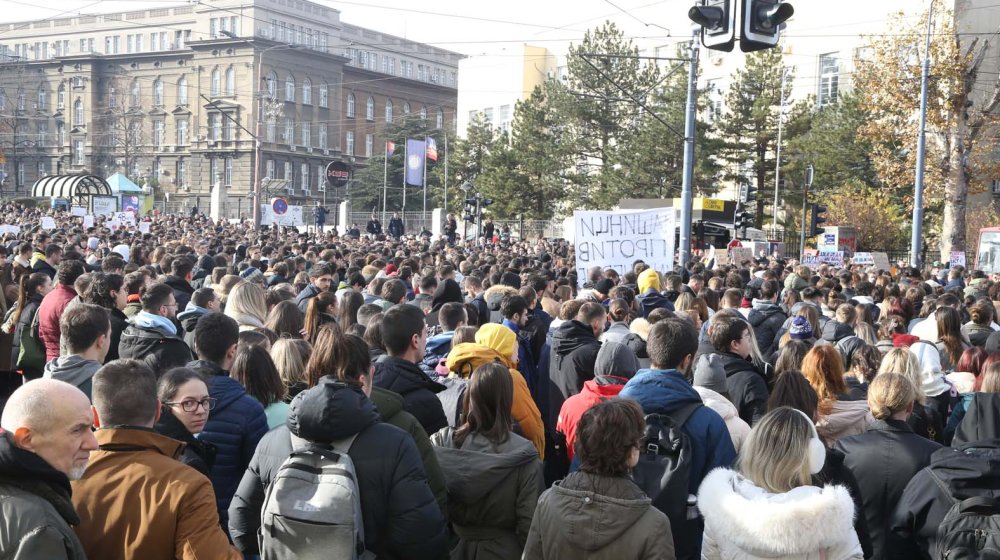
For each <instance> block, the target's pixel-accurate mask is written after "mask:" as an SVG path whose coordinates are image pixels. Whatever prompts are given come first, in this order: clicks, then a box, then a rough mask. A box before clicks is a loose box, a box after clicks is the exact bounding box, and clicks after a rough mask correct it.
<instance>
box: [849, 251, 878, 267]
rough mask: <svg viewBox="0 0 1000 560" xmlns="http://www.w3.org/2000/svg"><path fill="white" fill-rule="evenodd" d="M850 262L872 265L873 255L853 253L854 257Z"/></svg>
mask: <svg viewBox="0 0 1000 560" xmlns="http://www.w3.org/2000/svg"><path fill="white" fill-rule="evenodd" d="M851 262H853V263H854V264H861V265H873V264H875V257H873V256H872V254H871V253H854V258H853V259H852V260H851Z"/></svg>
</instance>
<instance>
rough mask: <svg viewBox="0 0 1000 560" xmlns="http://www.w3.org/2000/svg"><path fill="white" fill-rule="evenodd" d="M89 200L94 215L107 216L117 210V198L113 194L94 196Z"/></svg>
mask: <svg viewBox="0 0 1000 560" xmlns="http://www.w3.org/2000/svg"><path fill="white" fill-rule="evenodd" d="M90 200H91V208H92V209H93V211H94V215H95V216H109V215H111V214H114V213H115V212H117V211H118V199H117V198H115V197H113V196H95V197H92V198H91V199H90Z"/></svg>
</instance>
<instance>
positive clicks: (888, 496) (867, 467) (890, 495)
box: [833, 419, 941, 558]
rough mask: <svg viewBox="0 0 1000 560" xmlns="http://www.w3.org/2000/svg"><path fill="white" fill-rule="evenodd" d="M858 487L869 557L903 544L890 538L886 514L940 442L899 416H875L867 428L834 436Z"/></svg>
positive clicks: (926, 463)
mask: <svg viewBox="0 0 1000 560" xmlns="http://www.w3.org/2000/svg"><path fill="white" fill-rule="evenodd" d="M833 448H834V449H836V450H838V451H840V452H841V453H843V454H844V455H845V458H844V464H845V465H846V466H847V468H849V469H850V470H851V473H853V474H854V478H855V479H856V480H857V481H858V489H859V490H860V491H861V503H862V511H863V513H864V517H865V520H866V521H867V525H868V532H869V534H870V535H871V539H872V552H873V554H874V556H873V558H885V557H886V556H887V555H888V553H889V551H891V550H895V549H896V548H898V547H900V546H903V545H902V544H901V543H896V542H893V541H892V540H891V538H890V535H891V533H890V530H889V528H890V525H889V517H890V516H891V515H892V512H893V510H894V509H896V504H898V503H899V499H900V498H901V497H902V496H903V490H904V489H905V488H906V484H907V483H908V482H909V481H910V479H911V478H913V476H914V475H915V474H917V473H918V472H920V470H921V469H923V468H924V467H926V466H927V465H928V464H929V463H930V461H931V455H933V454H934V452H935V451H937V450H938V449H941V445H940V444H937V443H934V442H933V441H929V440H927V439H926V438H922V437H920V436H918V435H917V434H915V433H913V430H912V429H910V427H909V426H908V425H907V424H906V422H903V421H900V420H892V419H888V420H876V421H875V423H873V424H872V425H871V426H870V427H869V428H868V431H867V432H865V433H863V434H859V435H856V436H850V437H846V438H842V439H840V440H838V441H837V442H836V443H835V444H834V445H833Z"/></svg>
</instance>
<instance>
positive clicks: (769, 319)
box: [747, 302, 788, 356]
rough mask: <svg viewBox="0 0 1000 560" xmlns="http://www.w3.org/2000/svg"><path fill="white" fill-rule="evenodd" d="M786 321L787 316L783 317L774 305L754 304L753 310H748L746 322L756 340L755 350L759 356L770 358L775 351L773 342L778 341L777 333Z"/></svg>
mask: <svg viewBox="0 0 1000 560" xmlns="http://www.w3.org/2000/svg"><path fill="white" fill-rule="evenodd" d="M787 319H788V315H785V312H784V311H782V310H781V308H780V307H778V306H777V305H776V304H773V303H766V304H760V303H758V302H754V308H753V309H751V310H750V314H749V315H748V316H747V320H748V321H750V326H751V327H753V335H754V336H755V337H756V338H757V348H759V349H760V352H761V354H763V355H765V356H770V355H771V353H772V352H774V351H775V350H777V346H776V345H775V342H776V341H777V340H778V332H779V331H781V326H782V325H784V324H785V320H787Z"/></svg>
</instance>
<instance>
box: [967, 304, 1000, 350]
mask: <svg viewBox="0 0 1000 560" xmlns="http://www.w3.org/2000/svg"><path fill="white" fill-rule="evenodd" d="M996 309H997V308H996V306H995V305H994V304H993V302H992V301H990V300H989V298H981V299H978V300H976V302H975V303H973V304H972V305H970V306H969V317H970V320H969V322H968V323H966V324H964V325H962V335H963V336H964V337H965V338H966V339H967V340H968V341H969V344H971V345H973V346H979V347H983V346H985V345H986V339H988V338H989V337H990V335H991V334H993V332H994V331H993V327H992V326H991V323H993V321H994V318H995V317H996Z"/></svg>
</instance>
